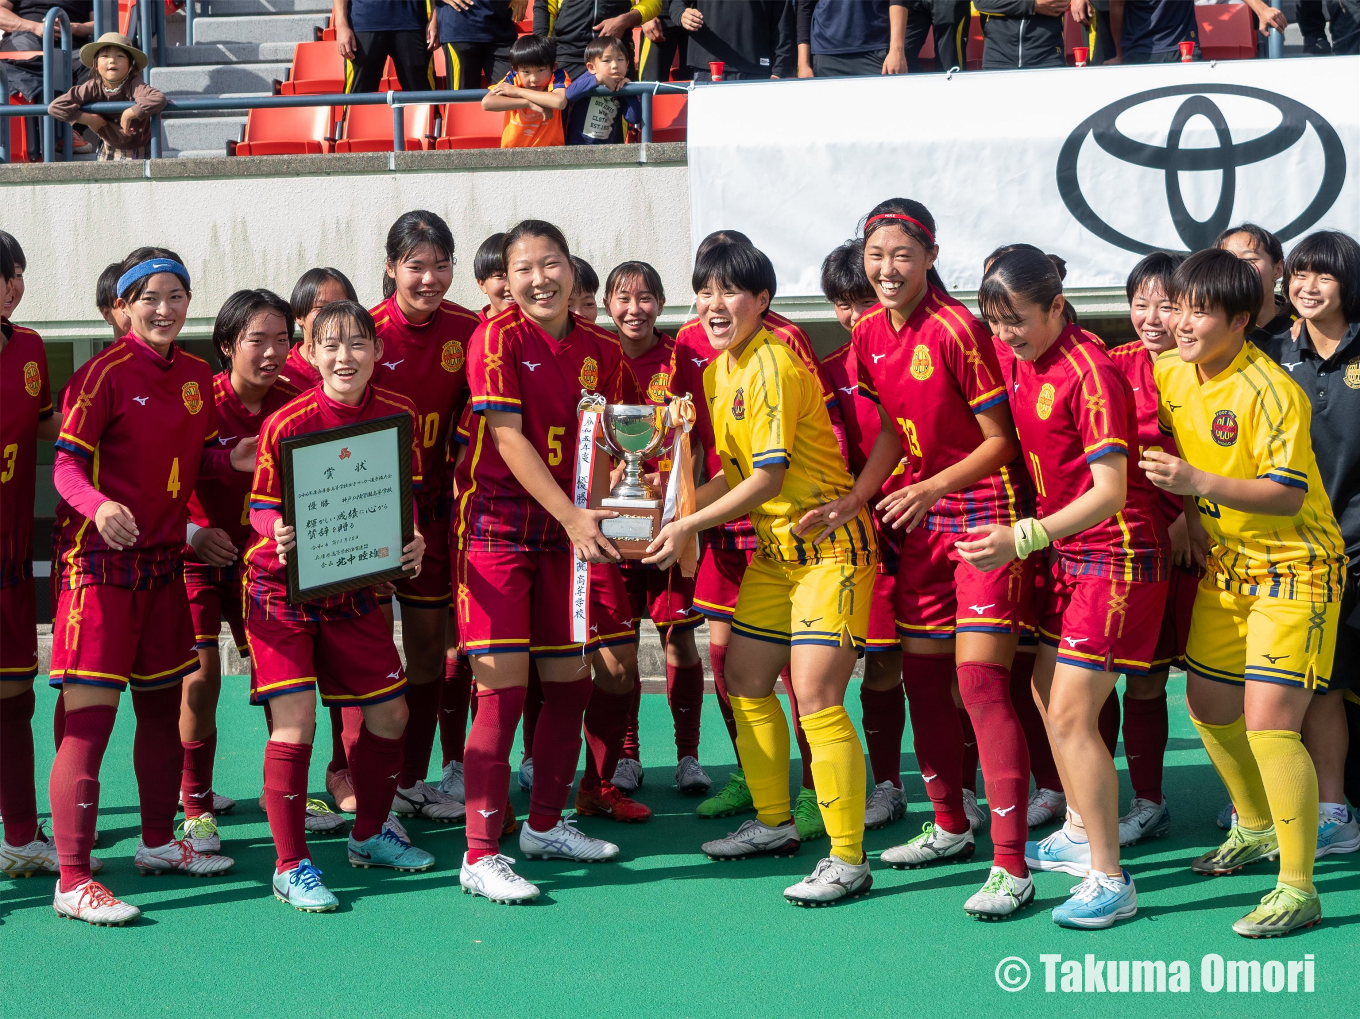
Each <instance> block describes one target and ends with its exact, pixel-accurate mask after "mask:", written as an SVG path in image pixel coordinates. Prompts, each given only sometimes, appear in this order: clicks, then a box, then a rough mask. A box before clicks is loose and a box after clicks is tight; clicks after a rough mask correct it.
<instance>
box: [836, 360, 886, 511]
mask: <svg viewBox="0 0 1360 1019" xmlns="http://www.w3.org/2000/svg"><path fill="white" fill-rule="evenodd" d="M822 371H823V372H824V373H825V374H826V377H827V381H829V382H830V383H831V385H832V386H833V387H834V388H835V390H836V397H837V399H838V400H839V401H840V406H841V423H842V424H843V425H844V426H845V444H846V448H847V450H848V452H849V454H850V456H849V458H848V459H849V461H850V470H851V472H852V473H854V474H858V473H859V472H860V471H862V470H864V465H865V464H866V463H868V462H869V454H870V453H872V452H873V450H874V443H875V442H876V441H878V432H879V429H880V428H881V427H882V421H881V419H880V418H879V416H878V404H876V403H874V401H872V400H870V399H868V398H866V397H864V396H861V395H860V392H859V359H858V358H856V356H855V348H854V345H853V344H851V343H849V342H846V344H845V346H843V347H840V348H838V349H837V350H834V351H832V352H831V353H830V354H827V355H826V357H824V358H823V359H822ZM886 487H887V486H885V488H886Z"/></svg>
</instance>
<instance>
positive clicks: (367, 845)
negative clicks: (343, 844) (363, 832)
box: [349, 826, 434, 871]
mask: <svg viewBox="0 0 1360 1019" xmlns="http://www.w3.org/2000/svg"><path fill="white" fill-rule="evenodd" d="M349 862H350V866H353V867H364V868H368V867H391V868H392V869H393V870H408V871H417V870H429V869H430V868H431V867H433V866H434V857H433V856H431V855H430V854H429V853H427V852H425V850H423V849H417V848H416V847H415V846H413V845H411V843H410V842H408V841H407V840H406V839H404V838H402V836H401V835H399V834H397V832H396V831H395V830H394V829H393V828H390V827H386V826H385V827H384V828H383V830H382V831H380V832H378V834H376V835H374V836H373V837H372V838H371V839H365V840H364V841H363V842H360V841H358V840H357V839H355V837H354V836H353V835H350V837H349Z"/></svg>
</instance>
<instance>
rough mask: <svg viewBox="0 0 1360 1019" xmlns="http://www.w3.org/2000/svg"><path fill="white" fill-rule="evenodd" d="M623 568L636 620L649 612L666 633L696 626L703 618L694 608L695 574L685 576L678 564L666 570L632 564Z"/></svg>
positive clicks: (657, 625)
mask: <svg viewBox="0 0 1360 1019" xmlns="http://www.w3.org/2000/svg"><path fill="white" fill-rule="evenodd" d="M621 572H622V573H623V580H624V583H625V584H627V586H628V604H629V607H630V608H631V609H632V610H633V621H634V622H635V623H636V622H638V621H639V620H641V619H642V618H643V617H644V616H646V617H647V618H649V619H651V621H652V622H653V623H655V624H656V628H657V630H658V631H659V632H660V633H662V634H665V633H666V631H667V630H669V631H670V632H672V633H678V632H679V631H681V630H693V629H695V628H696V627H697V626H699V624H701V623H702V622H703V621H704V617H703V616H702V615H700V614H699V613H698V612H697V611H695V608H694V580H695V578H694V577H686V576H685V575H684V574H683V573H681V572H680V567H679V566H672V567H671V568H670V569H669V570H666V571H664V572H663V571H661V570H658V569H655V568H653V567H651V566H630V567H628V568H627V569H624V570H622V571H621Z"/></svg>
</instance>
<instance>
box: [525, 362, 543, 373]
mask: <svg viewBox="0 0 1360 1019" xmlns="http://www.w3.org/2000/svg"><path fill="white" fill-rule="evenodd" d="M542 363H543V362H542V361H525V362H524V367H526V368H528V369H529V370H530V371H533V370H534V369H536V368H537V367H538V366H539V365H541V364H542Z"/></svg>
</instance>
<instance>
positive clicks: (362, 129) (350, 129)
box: [335, 105, 435, 152]
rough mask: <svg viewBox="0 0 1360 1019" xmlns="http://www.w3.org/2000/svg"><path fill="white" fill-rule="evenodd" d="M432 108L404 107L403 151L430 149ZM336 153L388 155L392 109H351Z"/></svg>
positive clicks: (431, 144) (432, 128) (432, 132)
mask: <svg viewBox="0 0 1360 1019" xmlns="http://www.w3.org/2000/svg"><path fill="white" fill-rule="evenodd" d="M434 109H435V108H434V107H433V106H408V107H406V151H408V152H415V151H419V150H422V149H429V148H433V145H434ZM335 151H336V152H391V151H392V107H390V106H386V105H383V106H351V107H349V108H348V110H347V112H346V113H345V126H344V129H343V132H342V133H341V135H340V140H339V141H337V142H336V143H335Z"/></svg>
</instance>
